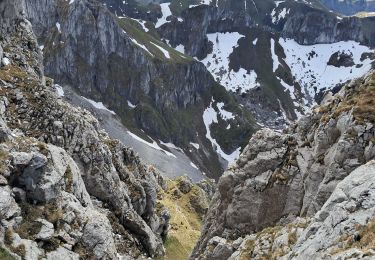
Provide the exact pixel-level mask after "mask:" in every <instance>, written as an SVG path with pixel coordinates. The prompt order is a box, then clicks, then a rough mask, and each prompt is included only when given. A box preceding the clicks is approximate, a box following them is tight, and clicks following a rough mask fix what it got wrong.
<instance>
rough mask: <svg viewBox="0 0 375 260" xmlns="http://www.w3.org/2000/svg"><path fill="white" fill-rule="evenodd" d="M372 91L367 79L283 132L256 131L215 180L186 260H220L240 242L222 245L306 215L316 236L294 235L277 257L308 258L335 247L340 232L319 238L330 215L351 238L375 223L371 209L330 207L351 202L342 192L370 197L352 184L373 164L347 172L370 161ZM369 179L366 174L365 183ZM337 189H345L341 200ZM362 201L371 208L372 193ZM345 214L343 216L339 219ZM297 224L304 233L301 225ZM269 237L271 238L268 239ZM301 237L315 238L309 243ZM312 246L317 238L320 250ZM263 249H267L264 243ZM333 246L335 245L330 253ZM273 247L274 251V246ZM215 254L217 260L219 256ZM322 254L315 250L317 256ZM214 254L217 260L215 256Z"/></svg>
mask: <svg viewBox="0 0 375 260" xmlns="http://www.w3.org/2000/svg"><path fill="white" fill-rule="evenodd" d="M374 86H375V73H371V74H370V75H368V76H366V77H365V78H363V79H359V80H357V81H354V82H352V83H351V84H349V85H348V86H346V87H345V88H344V89H343V90H342V91H341V92H340V93H338V94H337V95H336V96H334V97H330V98H327V99H326V100H325V103H324V105H323V106H321V107H318V108H316V109H315V110H314V112H313V113H311V114H310V115H308V116H306V117H304V118H302V119H301V120H300V121H299V122H298V123H296V124H295V125H293V126H291V127H290V128H288V129H287V130H286V131H284V133H277V132H274V131H271V130H267V129H265V130H261V131H259V132H258V133H256V134H255V135H254V136H253V138H252V139H251V140H250V142H249V145H248V146H247V147H246V148H245V150H244V151H243V153H242V155H241V157H240V159H239V160H238V161H237V162H236V163H235V164H234V165H233V166H232V167H231V168H230V169H229V170H228V171H227V172H226V173H224V175H223V176H222V177H221V179H220V181H219V184H218V190H217V192H216V194H215V195H214V198H213V201H212V203H211V206H210V208H209V211H208V214H207V216H206V219H205V224H204V229H203V232H202V234H203V235H202V237H201V239H200V241H199V242H198V244H197V246H196V248H195V251H194V253H193V255H192V258H202V259H227V258H228V257H229V256H231V255H232V254H233V253H235V251H237V249H238V248H239V246H240V244H241V243H242V240H238V241H237V244H236V245H237V246H234V244H232V242H229V241H235V240H237V239H239V238H245V237H246V236H249V235H250V236H251V235H252V234H256V233H257V232H260V233H259V234H264V233H267V230H268V228H271V229H272V230H273V232H276V231H280V230H279V229H273V228H274V227H275V226H281V228H282V225H286V224H288V223H292V224H291V227H292V226H293V225H297V226H298V225H299V224H298V223H299V222H298V221H300V220H301V219H299V218H304V220H303V221H307V220H308V219H310V218H312V217H314V215H315V217H314V219H316V221H317V222H319V225H322V228H321V229H319V230H320V231H318V233H316V234H315V233H312V234H311V233H309V232H313V231H311V230H313V227H316V225H318V224H311V227H308V228H307V229H306V230H307V231H306V232H305V233H303V232H302V231H301V230H300V231H301V232H302V233H303V235H301V237H300V236H298V239H299V240H298V241H299V242H297V244H296V246H295V247H294V244H293V245H289V249H287V250H286V249H285V252H284V251H283V252H278V253H279V254H280V255H279V256H283V255H286V254H289V252H290V254H289V255H288V257H287V258H290V259H293V258H297V259H299V258H298V257H302V255H305V256H309V257H312V256H314V257H315V256H316V255H318V253H317V252H318V251H319V250H321V249H325V250H326V249H327V247H329V246H333V245H332V244H327V245H323V244H325V243H326V242H327V243H331V241H336V240H337V239H339V236H340V232H339V231H337V232H336V231H335V233H334V235H332V237H331V238H329V239H327V241H326V240H325V239H324V234H325V233H327V232H329V231H327V230H328V229H329V228H328V229H327V227H326V221H335V220H332V219H331V220H329V218H328V215H330V214H332V215H333V216H335V217H334V218H336V217H338V218H340V219H347V218H348V219H351V217H353V218H354V219H355V221H353V222H351V223H350V230H351V232H352V233H351V234H350V235H353V234H354V232H355V231H354V230H355V225H356V224H359V225H361V226H366V225H367V223H368V222H369V221H370V220H371V219H373V218H374V217H375V216H374V212H373V209H370V208H371V207H372V206H370V207H367V204H366V203H364V204H356V205H357V206H354V208H355V209H353V210H351V209H347V212H343V211H341V210H339V209H340V206H339V205H338V203H341V202H342V201H343V200H344V201H346V203H347V205H349V204H352V203H353V202H350V203H349V201H350V200H351V199H352V198H348V201H347V197H345V196H348V194H351V193H350V191H349V190H350V189H353V190H357V191H358V194H357V193H356V194H357V195H358V196H359V197H356V198H354V197H353V200H354V201H356V200H359V201H361V200H362V199H361V198H360V197H361V196H363V194H364V193H366V194H372V193H371V191H367V189H368V188H369V187H367V184H366V185H364V186H363V187H361V185H362V182H361V181H359V182H357V181H356V178H358V176H359V175H360V172H363V171H365V172H366V174H369V176H372V175H373V174H375V172H374V169H373V164H371V165H370V166H368V167H367V168H368V169H367V170H363V169H362V171H355V169H356V168H357V167H359V166H361V165H363V164H365V163H366V162H369V161H371V160H373V159H374V158H375V145H374V136H375V132H374V130H375V129H374V118H373V105H372V104H373V102H374V94H375V92H374ZM365 168H366V167H365ZM344 179H345V180H344ZM372 179H373V176H372V177H371V179H370V182H371V180H372ZM342 180H344V181H342ZM348 183H351V184H350V185H352V186H351V188H350V189H349V188H348V189H346V188H343V186H345V185H347V184H348ZM371 185H373V184H371ZM371 185H370V186H371ZM335 189H336V190H335ZM370 189H371V188H370ZM342 190H345V191H344V193H345V194H346V195H345V196H344V194H343V193H342ZM368 192H369V193H368ZM338 194H342V196H343V197H340V198H343V200H341V199H338V197H337V196H338ZM361 194H362V195H361ZM357 195H356V196H357ZM353 196H354V195H353ZM344 198H345V199H344ZM369 200H370V201H371V202H370V204H371V203H373V201H374V198H373V196H372V195H371V196H370V197H369ZM323 205H324V206H323ZM371 205H372V204H371ZM330 210H332V211H333V212H330ZM335 211H336V212H335ZM362 211H366V216H368V217H367V218H366V221H361V220H360V217H354V216H356V214H357V213H358V214H360V213H359V212H362ZM317 212H319V213H317ZM354 212H357V213H354ZM335 214H337V215H335ZM340 214H341V215H340ZM348 214H349V215H350V216H349V217H345V216H346V215H348ZM352 214H353V215H352ZM314 221H315V220H314ZM322 222H324V223H322ZM338 222H340V221H338ZM348 225H349V224H348ZM303 226H304V227H306V226H307V224H306V223H305V224H303ZM334 226H335V224H333V223H331V222H330V223H329V227H330V228H334ZM293 227H294V226H293ZM340 228H343V226H340ZM262 230H263V231H262ZM287 230H288V229H286V230H284V231H283V232H284V233H283V232H281V233H278V236H281V235H283V234H285V233H287ZM289 230H290V228H289ZM293 230H294V229H293ZM268 231H269V230H268ZM314 232H315V231H314ZM320 232H321V233H320ZM267 234H268V233H267ZM314 234H315V235H314ZM318 234H319V235H318ZM269 235H271V236H272V238H275V236H274V235H272V234H269ZM259 236H260V235H259ZM259 236H258V235H254V236H252V237H251V239H250V238H249V240H247V242H246V243H250V244H252V245H258V246H260V245H261V244H262V243H261V239H259V240H257V239H258V237H259ZM285 236H288V235H284V237H285ZM293 236H294V235H293ZM308 237H315V238H314V240H313V242H311V241H310V240H308ZM333 237H334V238H333ZM219 238H223V239H224V240H220V239H219ZM218 239H219V240H218ZM267 239H268V238H267ZM280 239H281V238H280ZM296 239H297V238H296ZM319 240H322V244H320V243H321V241H319ZM279 242H280V241H279ZM294 242H295V241H294ZM294 242H293V243H294ZM270 243H271V242H270ZM272 243H273V240H272ZM275 243H276V240H275ZM332 243H333V242H332ZM225 245H226V246H225ZM269 246H270V247H272V244H271V245H269ZM338 246H339V245H337V244H336V245H335V246H333V247H338ZM275 247H277V245H274V248H275ZM248 248H250V247H249V246H248ZM251 248H252V249H251V250H250V251H249V252H247V253H249V254H250V256H251V255H252V253H253V251H252V250H255V249H254V248H253V247H251ZM244 250H245V249H244V248H243V251H244ZM257 250H258V251H254V252H257V253H255V255H257V256H258V257H259V254H260V255H261V254H262V253H261V252H263V253H264V252H266V253H267V252H268V251H262V248H260V249H259V248H258V249H257ZM264 250H271V249H270V248H266V249H264ZM220 252H221V253H222V254H224V256H223V255H220ZM314 252H315V253H314ZM242 253H243V252H242ZM330 253H331V252H330V251H323V252H320V253H319V254H330ZM238 254H239V253H238V252H237V253H236V254H235V255H233V257H234V259H237V258H236V257H237V256H238ZM217 256H220V257H221V258H220V257H219V258H216V257H217ZM297 256H298V257H297Z"/></svg>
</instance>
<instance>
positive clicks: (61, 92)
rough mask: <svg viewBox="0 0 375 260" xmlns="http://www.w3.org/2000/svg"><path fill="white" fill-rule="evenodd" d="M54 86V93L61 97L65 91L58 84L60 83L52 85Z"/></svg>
mask: <svg viewBox="0 0 375 260" xmlns="http://www.w3.org/2000/svg"><path fill="white" fill-rule="evenodd" d="M53 86H54V87H55V90H56V94H57V95H58V96H59V97H63V96H64V95H65V92H64V89H63V88H62V87H61V86H60V85H57V84H55V85H53Z"/></svg>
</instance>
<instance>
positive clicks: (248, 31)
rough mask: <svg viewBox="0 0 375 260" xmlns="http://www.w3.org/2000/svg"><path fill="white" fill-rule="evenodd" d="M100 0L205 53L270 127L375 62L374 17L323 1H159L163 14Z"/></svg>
mask: <svg viewBox="0 0 375 260" xmlns="http://www.w3.org/2000/svg"><path fill="white" fill-rule="evenodd" d="M102 2H104V3H107V6H109V8H110V10H112V12H114V13H116V14H117V15H130V16H132V15H133V14H132V10H133V9H134V8H138V10H140V11H139V12H138V13H137V16H134V18H136V19H137V20H138V22H140V23H141V24H143V25H144V26H145V27H146V29H147V30H149V31H150V32H152V33H156V32H157V33H158V34H159V35H160V37H161V38H162V39H164V41H165V42H167V43H169V44H170V45H171V46H172V47H174V48H175V49H176V50H179V51H181V52H183V53H185V54H188V55H190V56H192V57H196V58H197V59H199V60H200V61H201V62H202V63H203V64H205V65H206V67H207V69H208V70H209V71H210V72H211V74H212V75H213V77H214V78H215V79H216V81H217V82H218V83H220V84H221V85H223V86H224V87H225V88H226V89H227V91H228V92H231V93H236V94H237V95H236V98H237V102H238V103H240V104H242V105H243V106H244V107H245V108H246V109H247V110H248V111H251V112H252V113H253V114H254V116H255V117H256V119H257V122H258V123H260V124H261V125H266V126H268V127H272V128H279V129H280V128H282V127H283V126H285V125H286V124H287V123H288V121H293V120H295V119H296V118H298V117H300V116H301V115H302V114H304V113H305V112H306V111H308V110H309V108H310V107H311V106H312V105H313V104H315V102H318V101H320V98H321V95H322V93H323V92H325V91H327V90H329V89H333V88H335V87H337V86H340V85H342V84H343V83H345V82H346V81H347V80H350V79H353V78H357V77H360V76H363V75H364V74H365V73H366V72H368V71H369V70H370V69H371V68H372V67H373V65H372V64H373V61H374V56H373V50H371V49H370V48H371V47H372V46H374V42H373V39H374V30H373V29H371V28H374V26H373V25H374V22H375V20H373V19H372V18H364V19H361V18H358V17H340V16H337V15H336V14H334V13H332V12H329V11H328V9H326V8H325V7H324V6H323V5H321V3H320V2H319V1H272V0H267V1H264V0H262V1H256V0H254V1H250V0H246V1H229V0H226V1H224V0H222V1H193V0H191V1H181V0H174V1H170V2H169V3H168V2H167V3H162V4H160V10H161V13H162V14H161V15H160V14H159V10H158V9H157V8H156V7H155V5H157V3H153V4H148V5H142V4H141V3H140V2H139V1H138V2H137V1H133V2H132V4H127V3H122V4H121V3H119V2H120V1H119V2H118V4H117V5H114V4H111V3H112V2H113V1H112V2H110V1H107V0H102ZM137 6H138V7H137ZM177 6H179V7H178V8H177ZM141 10H142V11H141ZM154 10H157V11H154ZM143 12H145V13H146V14H147V15H144V14H143ZM152 13H155V16H156V15H157V17H158V19H157V21H156V22H155V18H154V17H152V19H151V18H150V14H152ZM155 31H156V32H155ZM347 41H349V42H347ZM335 59H337V60H338V61H337V62H332V61H334V60H335ZM322 64H323V65H322ZM338 71H341V72H342V74H341V73H340V74H339V72H338ZM344 71H345V72H344ZM332 75H335V77H332Z"/></svg>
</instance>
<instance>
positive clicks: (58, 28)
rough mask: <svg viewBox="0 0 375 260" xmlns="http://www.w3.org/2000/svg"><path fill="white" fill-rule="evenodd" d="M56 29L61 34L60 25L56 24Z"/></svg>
mask: <svg viewBox="0 0 375 260" xmlns="http://www.w3.org/2000/svg"><path fill="white" fill-rule="evenodd" d="M56 28H57V30H58V31H59V33H61V24H60V23H59V22H57V23H56Z"/></svg>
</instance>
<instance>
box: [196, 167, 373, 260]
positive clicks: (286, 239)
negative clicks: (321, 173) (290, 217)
mask: <svg viewBox="0 0 375 260" xmlns="http://www.w3.org/2000/svg"><path fill="white" fill-rule="evenodd" d="M374 178H375V162H374V161H371V162H369V163H368V164H366V165H364V166H361V167H359V168H358V169H356V170H355V171H353V172H352V173H350V174H349V175H348V176H347V177H346V178H345V179H344V180H343V181H341V182H340V183H339V184H338V185H337V187H336V189H335V190H334V192H333V193H332V195H331V196H330V198H329V199H328V201H327V202H326V203H325V204H324V205H323V207H322V209H321V210H320V211H318V212H317V213H316V214H315V216H314V217H311V218H297V219H295V220H294V221H292V222H291V223H289V224H288V225H285V226H275V227H271V228H267V229H264V230H262V231H261V232H259V233H256V234H252V235H247V236H245V237H244V238H238V239H236V240H234V241H232V240H230V239H225V238H220V237H217V236H216V237H213V238H212V239H210V241H209V242H208V249H207V250H206V251H205V252H204V254H203V255H201V256H200V257H199V258H200V259H231V260H234V259H264V258H268V259H312V258H318V259H343V258H345V259H346V258H352V259H358V258H361V259H372V258H373V257H374V256H375V250H374V248H373V236H374V233H373V227H374V221H375V218H374V216H375V215H374V214H375V212H374V205H375V204H374V203H375V197H374V181H375V179H374Z"/></svg>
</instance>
